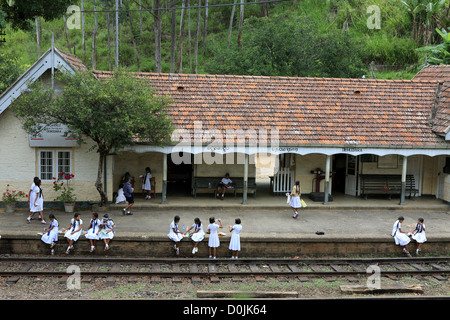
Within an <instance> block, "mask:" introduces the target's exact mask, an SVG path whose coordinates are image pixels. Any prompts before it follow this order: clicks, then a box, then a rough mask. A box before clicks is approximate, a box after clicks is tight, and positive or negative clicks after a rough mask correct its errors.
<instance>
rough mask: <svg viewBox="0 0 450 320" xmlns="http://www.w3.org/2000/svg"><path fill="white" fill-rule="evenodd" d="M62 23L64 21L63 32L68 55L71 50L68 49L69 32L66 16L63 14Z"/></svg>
mask: <svg viewBox="0 0 450 320" xmlns="http://www.w3.org/2000/svg"><path fill="white" fill-rule="evenodd" d="M63 21H64V32H65V33H66V40H67V49H69V53H72V49H71V48H70V40H69V30H68V29H67V20H66V15H64V14H63Z"/></svg>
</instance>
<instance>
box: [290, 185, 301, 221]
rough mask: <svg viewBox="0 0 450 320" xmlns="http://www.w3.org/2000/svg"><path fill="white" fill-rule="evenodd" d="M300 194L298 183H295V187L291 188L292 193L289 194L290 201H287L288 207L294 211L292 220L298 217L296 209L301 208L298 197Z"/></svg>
mask: <svg viewBox="0 0 450 320" xmlns="http://www.w3.org/2000/svg"><path fill="white" fill-rule="evenodd" d="M301 193H302V190H301V188H300V181H298V180H297V181H295V185H294V186H293V187H292V192H291V194H290V196H291V200H290V201H289V205H290V206H291V208H292V210H294V215H293V216H292V218H297V216H298V209H299V208H301V207H302V203H301V201H300V195H301Z"/></svg>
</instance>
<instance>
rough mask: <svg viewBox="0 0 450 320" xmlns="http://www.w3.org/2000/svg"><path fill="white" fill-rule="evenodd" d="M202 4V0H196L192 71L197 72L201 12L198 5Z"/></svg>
mask: <svg viewBox="0 0 450 320" xmlns="http://www.w3.org/2000/svg"><path fill="white" fill-rule="evenodd" d="M201 5H202V0H198V7H199V8H198V9H197V33H196V40H195V49H194V65H195V70H194V73H197V66H198V42H199V41H200V19H201V12H202V9H201V8H200V6H201Z"/></svg>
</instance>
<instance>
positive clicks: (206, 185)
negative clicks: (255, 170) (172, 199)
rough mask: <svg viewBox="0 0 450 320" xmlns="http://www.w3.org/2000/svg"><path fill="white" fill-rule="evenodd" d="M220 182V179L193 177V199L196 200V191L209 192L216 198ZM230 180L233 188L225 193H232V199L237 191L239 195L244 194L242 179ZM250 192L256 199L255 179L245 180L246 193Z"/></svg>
mask: <svg viewBox="0 0 450 320" xmlns="http://www.w3.org/2000/svg"><path fill="white" fill-rule="evenodd" d="M221 180H222V177H194V185H193V190H192V191H193V195H194V198H197V190H199V189H207V190H211V191H212V193H213V195H214V196H216V190H217V186H218V185H219V182H220V181H221ZM231 180H232V181H233V188H230V189H227V191H226V193H230V192H233V193H234V197H236V194H237V192H238V190H239V191H240V192H241V193H243V192H244V178H231ZM250 190H251V191H253V197H254V198H256V181H255V178H248V180H247V192H249V191H250ZM226 193H225V194H226Z"/></svg>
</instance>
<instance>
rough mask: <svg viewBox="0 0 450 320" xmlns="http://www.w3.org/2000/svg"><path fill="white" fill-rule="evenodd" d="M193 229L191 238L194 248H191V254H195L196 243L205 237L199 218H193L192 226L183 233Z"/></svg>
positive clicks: (196, 249)
mask: <svg viewBox="0 0 450 320" xmlns="http://www.w3.org/2000/svg"><path fill="white" fill-rule="evenodd" d="M191 230H194V232H192V233H191V235H190V236H191V239H192V241H193V242H194V248H193V249H192V254H195V253H196V252H198V248H197V245H198V243H199V242H200V241H202V240H203V239H204V238H205V232H204V231H203V225H202V222H201V221H200V219H199V218H195V219H194V224H193V225H192V227H189V228H188V229H187V230H186V232H185V233H184V235H186V233H188V232H189V231H191Z"/></svg>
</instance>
